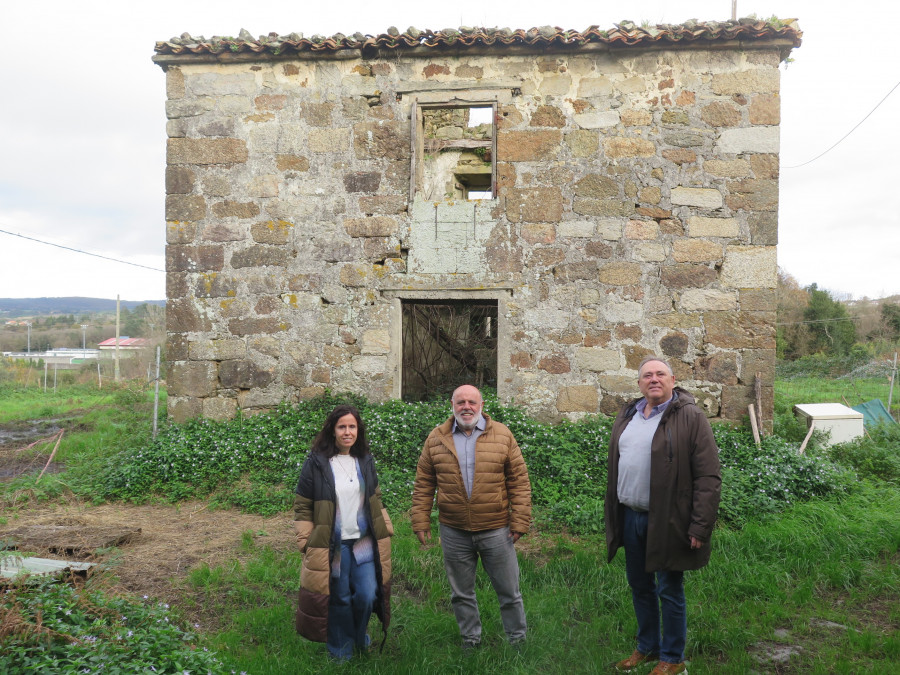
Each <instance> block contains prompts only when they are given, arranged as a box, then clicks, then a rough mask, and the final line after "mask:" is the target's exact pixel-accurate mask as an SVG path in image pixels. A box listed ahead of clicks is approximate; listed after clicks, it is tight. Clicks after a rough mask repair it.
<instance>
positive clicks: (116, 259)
mask: <svg viewBox="0 0 900 675" xmlns="http://www.w3.org/2000/svg"><path fill="white" fill-rule="evenodd" d="M0 232H2V233H3V234H8V235H11V236H13V237H20V238H22V239H28V240H29V241H36V242H37V243H39V244H45V245H47V246H55V247H56V248H63V249H65V250H67V251H74V252H75V253H83V254H84V255H92V256H94V257H95V258H103V259H104V260H112V261H113V262H117V263H122V264H123V265H134V266H135V267H143V268H144V269H145V270H153V271H154V272H165V270H161V269H159V268H156V267H148V266H147V265H139V264H138V263H133V262H128V261H127V260H119V259H118V258H110V257H109V256H105V255H100V254H99V253H91V252H89V251H82V250H81V249H77V248H71V247H69V246H63V245H62V244H54V243H53V242H51V241H41V240H40V239H35V238H34V237H26V236H25V235H24V234H18V233H17V232H8V231H6V230H0Z"/></svg>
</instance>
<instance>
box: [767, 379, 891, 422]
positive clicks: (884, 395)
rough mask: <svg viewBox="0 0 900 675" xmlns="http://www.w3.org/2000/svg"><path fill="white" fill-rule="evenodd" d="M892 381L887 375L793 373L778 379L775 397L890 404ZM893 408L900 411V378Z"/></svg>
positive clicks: (806, 400)
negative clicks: (788, 376) (820, 375)
mask: <svg viewBox="0 0 900 675" xmlns="http://www.w3.org/2000/svg"><path fill="white" fill-rule="evenodd" d="M889 393H890V382H889V381H888V380H886V379H885V378H863V379H851V378H824V377H794V378H791V379H777V380H775V398H776V399H781V400H782V401H790V402H791V405H795V404H797V403H844V402H845V401H846V404H847V405H850V406H851V407H852V406H855V405H859V404H860V403H865V402H866V401H871V400H872V399H876V398H879V399H881V400H882V402H883V403H884V405H885V407H886V406H887V404H888V395H889ZM891 412H892V413H893V414H894V417H895V418H896V417H897V416H898V415H900V382H897V383H895V384H894V396H893V399H892V401H891Z"/></svg>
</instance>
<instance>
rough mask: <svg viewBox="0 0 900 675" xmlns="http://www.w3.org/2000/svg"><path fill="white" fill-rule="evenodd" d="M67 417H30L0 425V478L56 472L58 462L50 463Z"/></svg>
mask: <svg viewBox="0 0 900 675" xmlns="http://www.w3.org/2000/svg"><path fill="white" fill-rule="evenodd" d="M65 421H67V420H59V419H52V420H29V421H24V422H10V423H7V424H4V425H2V426H0V481H10V480H13V479H14V478H18V477H19V476H21V475H24V474H29V473H40V472H41V471H45V473H59V472H61V471H63V470H64V469H65V465H64V464H62V463H61V462H50V463H49V464H48V463H47V461H48V460H49V459H50V454H51V452H52V451H53V447H54V446H55V445H56V441H57V440H58V435H57V434H58V433H59V431H60V429H62V428H63V427H61V426H60V424H61V423H63V422H65Z"/></svg>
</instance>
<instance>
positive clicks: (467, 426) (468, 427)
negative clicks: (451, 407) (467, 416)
mask: <svg viewBox="0 0 900 675" xmlns="http://www.w3.org/2000/svg"><path fill="white" fill-rule="evenodd" d="M453 417H454V419H455V420H456V426H458V427H459V428H460V429H464V430H466V431H472V429H474V428H475V427H477V426H478V415H475V416H474V417H473V418H472V421H471V422H464V421H463V418H462V416H461V415H457V414H456V413H453Z"/></svg>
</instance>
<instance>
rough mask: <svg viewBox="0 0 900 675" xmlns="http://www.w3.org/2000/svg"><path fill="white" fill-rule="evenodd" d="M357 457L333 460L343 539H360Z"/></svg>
mask: <svg viewBox="0 0 900 675" xmlns="http://www.w3.org/2000/svg"><path fill="white" fill-rule="evenodd" d="M356 468H357V467H356V457H353V456H351V455H340V454H338V455H335V456H334V457H332V458H331V472H332V473H333V474H334V488H335V491H336V492H337V502H338V503H337V506H338V509H340V511H341V539H342V540H343V539H359V524H358V523H357V522H356V516H357V513H358V512H359V502H360V490H361V488H360V484H359V472H358V471H357V470H356Z"/></svg>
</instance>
